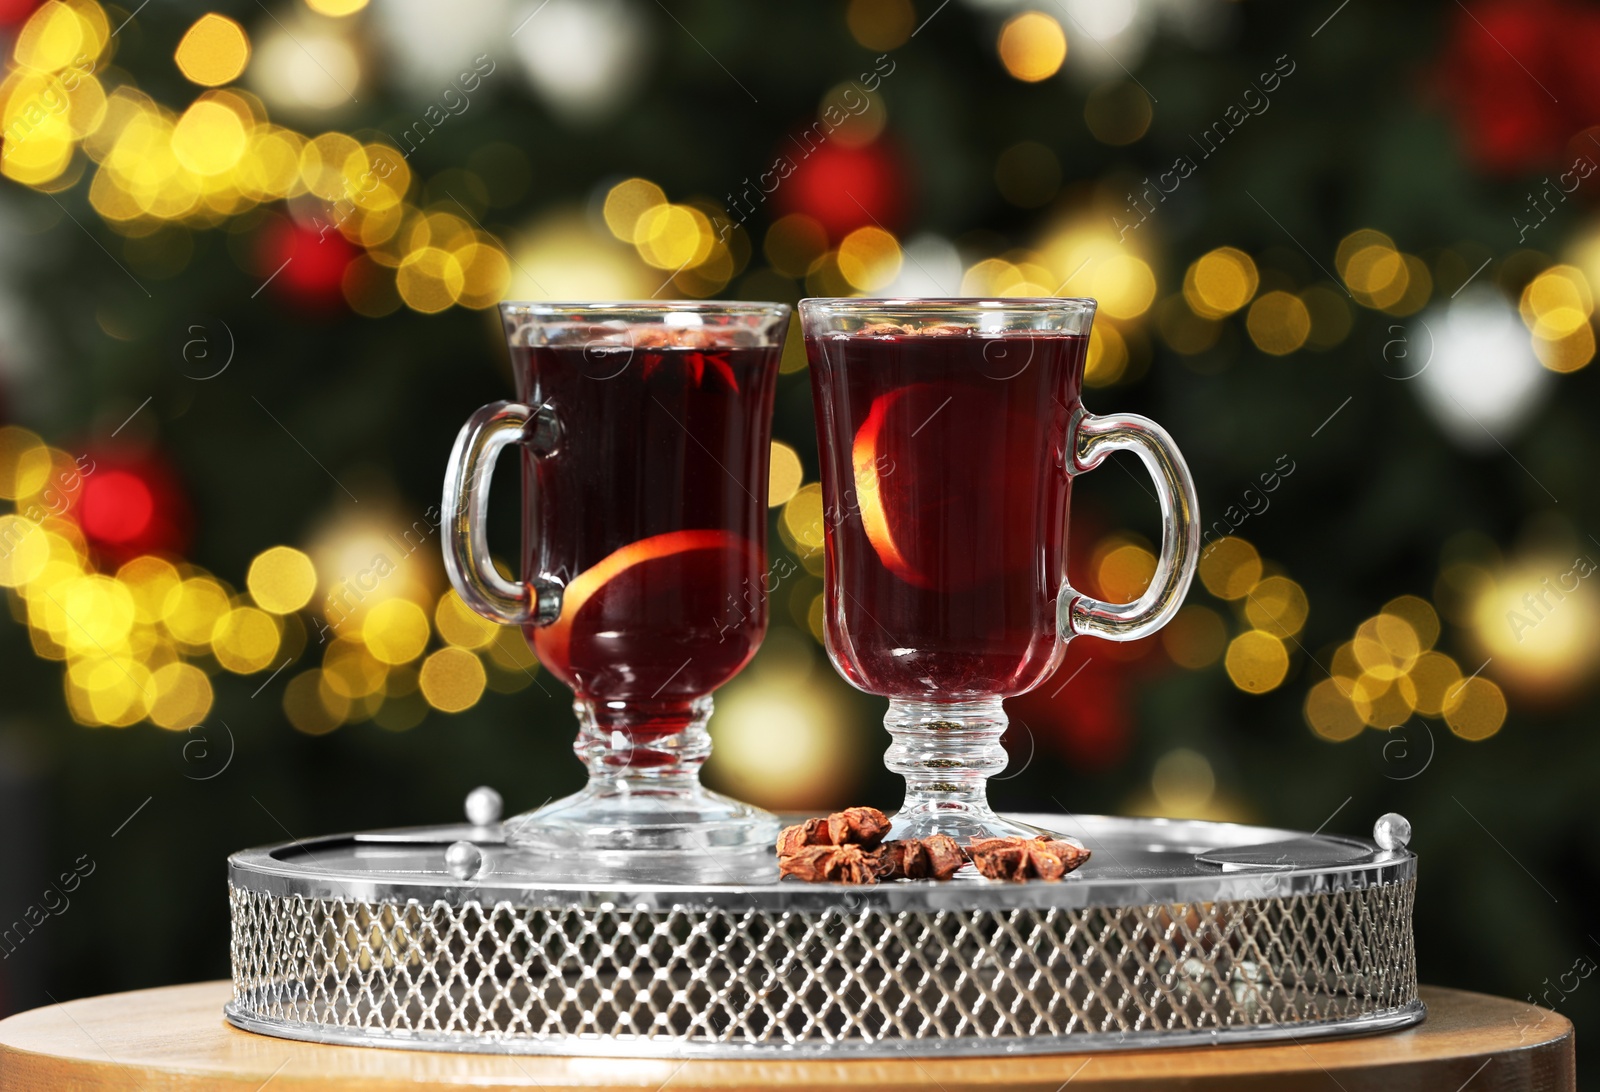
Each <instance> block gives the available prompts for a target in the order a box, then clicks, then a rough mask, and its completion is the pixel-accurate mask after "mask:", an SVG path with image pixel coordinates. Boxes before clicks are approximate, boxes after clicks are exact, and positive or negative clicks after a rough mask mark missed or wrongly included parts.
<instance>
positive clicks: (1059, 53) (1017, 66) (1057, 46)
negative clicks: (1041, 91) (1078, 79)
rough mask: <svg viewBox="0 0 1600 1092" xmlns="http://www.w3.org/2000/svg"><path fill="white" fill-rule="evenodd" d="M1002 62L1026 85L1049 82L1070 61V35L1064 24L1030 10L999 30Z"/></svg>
mask: <svg viewBox="0 0 1600 1092" xmlns="http://www.w3.org/2000/svg"><path fill="white" fill-rule="evenodd" d="M999 50H1000V63H1001V64H1003V65H1005V67H1006V71H1007V72H1009V73H1010V74H1011V75H1012V76H1013V77H1015V78H1016V79H1019V80H1022V81H1023V82H1025V83H1038V82H1039V81H1040V80H1047V79H1049V78H1050V77H1051V76H1054V75H1055V74H1056V73H1057V72H1059V71H1060V70H1061V64H1062V62H1063V61H1065V60H1066V59H1067V35H1066V32H1065V31H1063V30H1062V29H1061V24H1060V23H1058V22H1056V21H1055V20H1054V19H1052V18H1051V17H1050V16H1048V15H1046V14H1044V12H1041V11H1027V12H1023V13H1022V14H1021V15H1016V16H1013V17H1012V18H1010V19H1008V20H1006V23H1005V25H1004V26H1003V27H1001V28H1000V42H999Z"/></svg>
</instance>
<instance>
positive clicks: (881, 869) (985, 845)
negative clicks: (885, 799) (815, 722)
mask: <svg viewBox="0 0 1600 1092" xmlns="http://www.w3.org/2000/svg"><path fill="white" fill-rule="evenodd" d="M887 833H889V817H888V816H886V815H884V814H883V812H881V811H879V810H878V809H877V808H846V809H844V810H843V811H836V812H834V813H833V814H832V815H829V816H828V817H826V818H824V819H807V820H806V821H805V822H803V823H797V824H796V825H794V826H792V827H785V828H784V829H783V832H782V833H781V834H779V835H778V875H779V876H780V877H781V876H792V877H794V878H795V879H797V880H804V881H806V882H807V883H855V884H867V883H877V882H878V881H879V880H930V879H931V880H948V879H950V877H952V876H954V875H955V874H956V873H957V872H959V871H960V870H961V867H962V866H963V865H965V864H966V863H967V862H968V861H971V862H972V863H973V864H974V865H976V866H977V869H978V872H979V874H980V875H982V876H984V877H986V878H988V879H991V880H1010V881H1013V882H1021V881H1023V880H1059V879H1061V877H1063V876H1065V875H1066V874H1067V873H1068V872H1071V871H1072V870H1073V869H1075V868H1077V867H1078V866H1079V865H1081V864H1083V862H1084V861H1087V860H1088V859H1089V851H1088V850H1087V849H1083V848H1081V847H1079V846H1077V845H1075V844H1073V843H1072V842H1063V841H1059V840H1057V839H1055V838H1050V837H1040V838H983V839H975V840H974V841H973V842H972V844H971V845H970V846H962V845H960V844H959V843H958V842H957V841H956V840H955V839H954V838H952V837H950V836H949V835H948V834H935V835H933V836H932V837H929V838H903V839H897V840H895V841H891V842H885V841H883V836H884V835H885V834H887Z"/></svg>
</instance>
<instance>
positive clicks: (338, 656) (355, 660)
mask: <svg viewBox="0 0 1600 1092" xmlns="http://www.w3.org/2000/svg"><path fill="white" fill-rule="evenodd" d="M388 678H389V667H388V665H387V664H385V663H384V662H383V661H382V660H380V659H378V658H377V657H376V656H374V655H373V654H372V653H371V652H370V651H369V650H368V649H367V647H366V646H365V645H364V644H362V643H361V642H360V641H358V640H354V639H352V638H348V637H340V638H337V639H335V640H334V641H332V642H330V643H329V644H328V649H327V651H326V652H324V653H323V655H322V676H321V678H320V679H319V681H318V685H319V686H320V687H321V688H322V689H323V690H324V691H326V692H327V693H329V694H334V695H337V696H338V697H340V698H342V699H344V700H345V701H346V702H351V701H360V700H363V699H366V698H369V697H371V696H373V695H374V694H381V693H382V692H383V688H384V684H385V683H386V682H387V680H388ZM346 712H348V710H346ZM343 715H344V714H341V716H343Z"/></svg>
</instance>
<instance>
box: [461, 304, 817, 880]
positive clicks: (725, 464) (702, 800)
mask: <svg viewBox="0 0 1600 1092" xmlns="http://www.w3.org/2000/svg"><path fill="white" fill-rule="evenodd" d="M500 310H501V316H502V318H503V320H504V325H505V331H506V339H507V342H508V343H509V345H510V349H511V359H512V367H513V371H514V373H515V379H516V394H517V398H516V401H514V402H496V403H493V404H491V405H487V406H484V407H483V408H481V409H480V410H478V411H477V412H476V413H475V414H473V415H472V417H471V419H470V420H469V421H468V422H467V424H466V425H465V426H464V427H463V428H462V430H461V433H460V435H459V436H458V437H457V439H456V445H455V450H454V452H453V453H452V454H451V456H450V466H449V472H448V474H447V475H446V478H445V488H444V510H445V511H446V512H448V513H451V518H450V519H449V520H448V521H447V535H446V537H445V543H444V548H445V567H446V569H447V570H448V572H449V574H450V581H451V583H452V584H453V585H454V586H455V589H456V591H457V592H458V593H460V595H461V598H462V599H464V600H465V601H466V602H467V603H468V604H469V605H470V606H471V607H472V608H473V609H474V610H476V611H478V612H479V613H480V614H483V615H484V616H486V617H488V618H492V619H494V620H496V621H499V622H503V623H508V624H513V625H519V626H521V627H523V630H524V632H525V634H526V636H527V638H528V641H529V643H530V644H531V645H532V646H533V649H534V651H535V653H536V654H537V655H538V657H539V660H540V662H541V663H542V664H543V665H544V667H545V668H546V669H548V670H549V672H550V673H551V674H552V675H554V676H555V677H556V678H558V679H560V680H561V681H562V682H563V683H565V684H567V685H568V686H570V687H571V688H572V690H573V697H574V708H575V710H576V711H577V714H578V722H579V733H578V739H577V742H576V744H575V745H574V747H575V750H576V751H577V753H578V757H579V758H580V759H581V760H582V761H583V762H584V764H585V765H586V766H587V767H588V770H589V781H588V784H587V786H585V788H584V789H583V790H582V791H581V792H579V793H577V794H575V795H573V796H570V797H567V798H565V799H562V800H558V801H555V802H554V803H551V804H547V805H546V806H544V807H542V808H539V809H538V810H536V811H533V812H529V813H527V814H524V815H520V816H517V817H515V818H513V819H511V820H508V821H507V822H506V824H505V833H506V839H507V841H508V843H510V844H512V845H514V846H521V847H524V848H528V849H541V850H549V851H552V852H556V853H562V854H568V855H571V854H580V855H588V856H587V857H586V858H585V859H586V860H589V861H591V862H594V863H597V864H600V865H604V864H606V863H608V862H609V863H615V864H628V865H630V866H636V865H637V864H638V863H639V862H640V861H641V860H642V858H641V857H640V856H639V855H640V854H650V855H652V856H651V859H652V860H655V861H659V862H661V863H662V866H663V867H667V866H668V865H670V866H671V868H672V875H673V876H675V877H680V878H684V879H693V878H694V875H695V873H696V868H695V865H696V864H697V863H700V862H702V861H704V862H710V861H711V858H712V855H713V854H714V856H715V861H716V863H717V867H718V868H719V869H722V870H726V868H728V867H729V864H728V862H729V861H730V860H731V859H733V858H737V857H738V856H739V855H740V854H744V855H746V856H748V857H749V859H750V860H751V861H755V862H766V861H767V860H768V859H769V858H770V857H771V847H772V844H773V842H774V840H775V839H776V837H777V833H778V822H777V820H776V819H775V818H774V817H773V816H771V815H769V814H767V813H766V812H764V811H761V810H759V809H757V808H753V807H751V806H749V805H747V804H743V803H740V802H738V801H735V800H731V799H729V798H727V797H724V796H720V795H718V794H716V793H712V792H709V791H708V790H706V789H705V788H704V787H702V786H701V784H700V766H701V765H702V764H703V763H704V762H705V760H706V757H707V756H708V755H709V753H710V750H711V739H710V736H709V735H708V733H707V730H706V721H707V719H708V718H709V717H710V715H711V698H710V694H711V692H712V691H713V690H715V689H716V688H717V687H719V686H722V685H723V684H724V683H726V682H728V680H730V679H732V678H733V677H734V676H735V675H736V674H737V673H738V672H739V671H740V670H741V669H742V668H743V667H744V665H745V664H746V663H748V662H749V660H750V658H751V656H753V655H754V654H755V651H756V648H757V646H758V645H759V644H760V643H761V639H762V636H763V635H764V634H765V632H766V623H767V616H766V599H765V596H764V595H761V594H759V591H758V593H757V594H755V595H753V596H752V595H751V589H752V588H754V589H760V588H761V587H762V586H763V585H762V582H761V578H762V576H763V574H764V573H765V571H766V528H767V505H766V493H767V464H768V459H769V456H770V443H771V433H772V400H773V392H774V389H775V387H776V383H777V376H778V361H779V357H780V354H781V352H782V346H783V341H784V335H785V332H786V331H787V329H788V322H789V308H788V307H786V306H783V305H780V304H757V303H715V302H694V303H680V302H670V303H653V302H652V303H584V304H567V303H505V304H502V305H501V308H500ZM512 444H515V445H517V446H518V447H519V449H520V450H521V452H522V478H523V490H522V495H523V547H522V559H521V572H522V579H520V580H510V579H507V578H506V577H505V576H503V575H501V574H500V572H499V571H498V570H497V569H496V568H495V565H494V563H493V562H492V561H491V560H490V558H489V555H488V549H487V545H486V543H485V538H484V524H485V519H486V512H487V504H488V494H489V488H488V486H489V479H490V476H491V475H492V473H493V470H494V464H495V460H496V457H497V456H498V454H499V452H500V451H501V450H502V449H503V448H505V447H506V446H508V445H512ZM730 603H732V604H739V605H741V607H742V609H730V606H729V604H730ZM730 617H731V619H732V621H731V622H730ZM712 878H725V877H718V876H715V875H714V876H713V877H712Z"/></svg>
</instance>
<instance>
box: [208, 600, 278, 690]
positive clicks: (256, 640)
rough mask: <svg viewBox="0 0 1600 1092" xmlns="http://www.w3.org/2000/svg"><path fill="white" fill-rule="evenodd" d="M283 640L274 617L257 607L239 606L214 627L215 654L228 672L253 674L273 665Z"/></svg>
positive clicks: (213, 653) (212, 637)
mask: <svg viewBox="0 0 1600 1092" xmlns="http://www.w3.org/2000/svg"><path fill="white" fill-rule="evenodd" d="M279 638H280V632H279V630H278V623H277V622H276V621H275V620H274V619H273V617H272V615H270V614H268V613H267V612H266V611H264V610H258V609H256V608H255V607H236V608H234V609H233V610H230V611H229V612H228V613H227V614H224V615H223V616H222V617H221V618H218V619H217V622H216V625H215V626H214V627H213V628H212V631H211V653H212V655H214V656H215V657H216V658H217V663H219V664H221V665H222V666H223V667H224V668H225V669H226V670H228V671H232V672H233V673H234V674H236V675H249V674H252V673H254V672H257V671H260V670H262V669H264V668H266V667H269V666H271V664H272V661H273V657H275V656H276V655H277V654H278V643H279Z"/></svg>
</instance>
